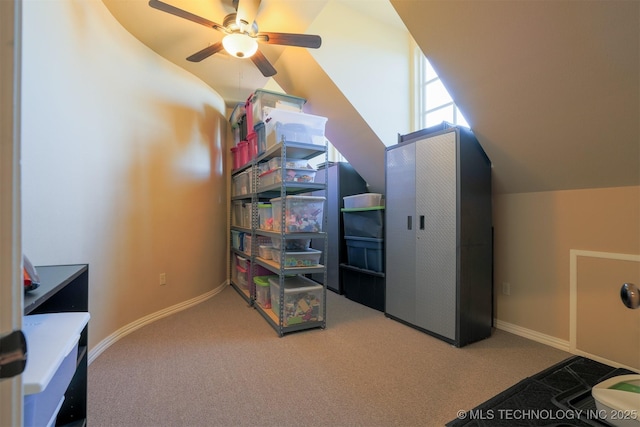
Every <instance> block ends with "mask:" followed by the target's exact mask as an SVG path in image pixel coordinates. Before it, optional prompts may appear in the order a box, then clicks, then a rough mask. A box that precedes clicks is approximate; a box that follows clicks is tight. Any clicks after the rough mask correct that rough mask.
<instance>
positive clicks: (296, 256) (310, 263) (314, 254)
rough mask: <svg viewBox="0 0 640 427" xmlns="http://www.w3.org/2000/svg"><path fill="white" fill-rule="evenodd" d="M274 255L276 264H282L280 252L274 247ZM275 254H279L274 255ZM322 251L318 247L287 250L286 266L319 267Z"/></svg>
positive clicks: (285, 255)
mask: <svg viewBox="0 0 640 427" xmlns="http://www.w3.org/2000/svg"><path fill="white" fill-rule="evenodd" d="M272 251H275V252H272V255H271V256H272V257H273V260H274V261H275V263H276V264H278V265H280V252H279V251H277V250H276V249H272ZM274 255H277V256H275V257H274ZM321 255H322V251H319V250H316V249H307V250H303V251H285V253H284V266H285V268H291V267H317V266H318V263H319V262H320V256H321Z"/></svg>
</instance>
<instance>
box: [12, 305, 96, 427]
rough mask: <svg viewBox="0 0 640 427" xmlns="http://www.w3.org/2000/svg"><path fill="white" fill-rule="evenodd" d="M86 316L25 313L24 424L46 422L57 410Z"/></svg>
mask: <svg viewBox="0 0 640 427" xmlns="http://www.w3.org/2000/svg"><path fill="white" fill-rule="evenodd" d="M89 318H90V316H89V313H85V312H78V313H48V314H34V315H29V316H25V317H24V319H23V322H22V330H23V332H24V334H25V337H26V340H27V349H28V351H29V356H28V360H27V366H26V368H25V371H24V373H23V374H22V382H23V385H24V394H25V396H24V425H25V427H28V426H44V425H48V423H49V422H50V421H51V419H52V418H53V417H54V416H55V414H56V413H57V411H59V410H60V407H61V406H62V405H61V402H62V401H63V400H64V393H65V391H66V390H67V387H68V386H69V383H70V382H71V379H72V378H73V374H74V373H75V371H76V365H77V359H78V342H79V339H80V334H81V332H82V330H83V329H84V327H85V326H86V325H87V323H88V322H89ZM54 421H55V420H54Z"/></svg>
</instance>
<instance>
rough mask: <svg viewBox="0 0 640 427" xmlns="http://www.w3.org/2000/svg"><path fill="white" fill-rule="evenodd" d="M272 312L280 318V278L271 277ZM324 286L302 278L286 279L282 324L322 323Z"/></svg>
mask: <svg viewBox="0 0 640 427" xmlns="http://www.w3.org/2000/svg"><path fill="white" fill-rule="evenodd" d="M269 285H270V287H271V291H270V292H271V310H272V311H273V312H274V313H275V315H276V316H278V318H279V317H280V278H279V277H277V276H276V277H270V278H269ZM322 297H323V295H322V285H319V284H317V283H316V282H314V281H312V280H309V279H307V278H306V277H302V276H293V277H286V278H284V307H283V312H284V313H283V314H284V315H283V318H282V324H283V325H284V326H290V325H295V324H299V323H303V322H312V321H322V318H323V298H322Z"/></svg>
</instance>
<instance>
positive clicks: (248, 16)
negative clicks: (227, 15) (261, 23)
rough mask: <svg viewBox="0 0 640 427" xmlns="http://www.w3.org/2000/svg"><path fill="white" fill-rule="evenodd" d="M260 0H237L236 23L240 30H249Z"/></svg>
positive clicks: (256, 13) (256, 14)
mask: <svg viewBox="0 0 640 427" xmlns="http://www.w3.org/2000/svg"><path fill="white" fill-rule="evenodd" d="M259 8H260V0H238V2H237V6H236V24H237V25H238V27H239V28H240V31H243V32H251V27H252V25H253V22H254V21H255V20H256V16H258V9H259Z"/></svg>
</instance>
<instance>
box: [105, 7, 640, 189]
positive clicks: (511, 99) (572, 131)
mask: <svg viewBox="0 0 640 427" xmlns="http://www.w3.org/2000/svg"><path fill="white" fill-rule="evenodd" d="M103 1H104V3H105V5H106V6H107V7H108V8H109V10H110V11H111V12H112V14H113V15H114V17H116V19H118V20H119V21H120V23H121V24H122V25H123V26H124V27H125V28H126V29H127V30H128V31H130V32H131V33H132V34H133V35H134V36H135V37H137V38H138V39H140V40H141V41H142V42H143V43H145V44H146V45H147V46H149V47H150V48H151V49H153V50H154V51H156V52H157V53H158V54H160V55H162V56H164V57H165V58H167V59H168V60H170V61H172V62H174V63H175V64H177V65H179V66H181V67H183V68H185V69H187V70H188V71H190V72H192V73H193V74H195V75H197V76H198V77H200V78H201V79H202V80H203V81H205V82H207V83H208V84H209V85H210V86H211V87H212V88H213V89H215V90H216V91H217V92H218V93H220V95H221V96H222V97H223V98H224V99H225V101H227V104H228V105H229V106H232V105H234V104H235V103H236V102H238V101H241V100H244V99H245V98H246V96H247V94H248V93H251V91H253V90H254V89H256V88H260V87H263V86H264V85H265V84H266V83H267V79H266V78H265V77H263V76H262V75H261V74H260V72H259V71H258V70H257V68H255V66H254V65H253V64H252V63H251V62H250V61H246V60H238V59H235V58H232V57H230V56H228V55H226V54H216V55H215V57H212V58H209V59H207V60H205V61H202V62H201V63H190V62H188V61H186V60H185V58H186V57H187V56H189V55H191V54H192V53H195V52H197V51H199V50H201V49H202V48H204V47H206V46H207V45H208V44H211V43H213V42H215V41H219V40H220V39H221V34H220V33H218V32H216V31H215V30H210V29H207V28H205V27H204V26H201V25H198V24H195V23H192V22H189V21H186V20H183V19H180V18H176V17H174V16H171V15H168V14H166V13H163V12H159V11H157V10H155V9H152V8H150V7H149V6H148V4H147V2H146V1H123V0H103ZM167 2H169V3H171V4H174V5H176V6H178V7H181V8H183V9H187V10H189V11H190V12H192V13H195V14H197V15H200V16H205V17H207V18H208V19H210V20H212V21H214V22H219V23H221V21H222V20H223V18H224V16H225V15H226V14H228V13H231V12H233V11H234V7H233V4H232V0H210V1H199V2H193V1H188V0H171V1H169V0H167ZM332 3H340V4H341V5H344V6H345V7H348V8H350V10H353V11H356V12H357V14H359V15H360V16H362V17H363V18H364V17H366V19H367V20H368V22H377V23H378V24H377V25H376V26H375V28H371V31H375V32H376V33H377V34H378V36H384V35H385V34H386V33H387V32H390V31H391V30H392V29H393V31H396V30H397V28H398V26H402V27H403V28H405V27H406V29H407V30H408V32H409V33H410V35H411V36H412V37H413V39H414V40H415V41H416V43H417V44H418V46H419V47H420V48H421V49H422V51H423V52H424V53H425V54H426V55H427V56H428V57H429V58H430V60H431V62H432V64H433V66H434V68H435V69H436V71H437V72H438V73H439V75H440V77H441V78H442V80H443V81H444V83H445V85H446V86H447V88H448V90H449V92H450V93H451V95H452V96H453V98H454V100H455V101H456V103H457V104H458V105H459V107H460V108H461V109H462V110H463V112H464V114H465V117H466V119H467V121H468V122H469V123H470V125H471V127H472V129H473V131H474V133H475V134H476V136H477V137H478V139H479V141H480V142H481V144H482V145H483V147H484V149H485V151H486V152H487V154H488V155H489V157H490V158H491V160H492V163H493V175H494V191H495V192H497V193H517V192H532V191H552V190H566V189H580V188H599V187H615V186H629V185H640V2H637V1H632V0H629V1H624V0H611V1H600V2H598V1H570V0H567V1H554V2H540V1H529V0H523V1H517V2H516V1H482V0H480V1H477V0H475V1H474V0H469V1H465V0H458V1H447V0H430V1H423V0H391V2H390V4H391V6H392V7H390V4H389V3H388V1H387V0H306V1H295V0H263V1H262V5H261V7H260V10H259V12H258V17H257V20H258V23H259V28H260V30H262V31H277V32H294V33H298V32H299V33H305V32H308V33H311V34H314V32H313V31H307V30H308V29H309V28H312V29H313V28H314V21H316V20H317V19H318V16H320V15H322V14H323V13H327V12H326V11H327V10H330V8H329V5H331V4H332ZM396 13H397V14H396ZM325 19H326V17H325ZM336 22H339V17H336ZM315 28H317V25H316V26H315ZM322 28H325V27H322ZM338 29H340V30H341V31H342V33H343V34H344V33H345V32H347V33H348V31H346V30H345V29H344V28H338V27H336V31H337V30H338ZM324 31H325V34H319V35H321V36H323V38H325V37H327V38H328V37H329V36H330V34H326V32H328V31H331V30H330V29H328V30H324ZM358 36H359V33H358V32H356V31H354V32H353V37H354V40H358ZM341 37H344V36H343V35H342V34H341ZM369 38H372V39H373V38H375V37H369ZM358 43H360V44H361V45H363V44H365V43H366V40H364V41H362V39H360V40H358ZM378 43H379V42H378ZM323 47H325V46H324V45H323ZM325 48H326V47H325ZM261 49H262V50H263V52H264V54H265V56H266V57H267V58H268V59H269V60H270V62H271V63H272V64H274V65H275V67H276V69H277V70H278V74H277V75H276V76H275V77H274V80H275V81H276V82H277V83H278V84H279V85H280V86H281V87H283V88H284V89H285V90H286V91H287V92H289V93H293V94H301V95H300V96H305V97H307V95H310V96H308V99H310V100H312V101H313V105H314V109H315V110H319V111H322V112H323V115H326V116H328V117H329V122H328V123H331V122H332V120H333V123H339V126H335V127H334V128H332V130H331V132H329V131H328V132H327V134H328V136H330V139H331V140H332V142H334V144H335V145H336V147H337V148H338V149H339V150H340V151H341V152H343V154H345V155H346V153H348V155H346V157H347V159H348V160H349V161H351V163H352V164H354V167H356V169H358V170H361V174H362V175H363V177H364V178H365V179H366V180H367V181H370V184H373V185H372V191H374V190H383V188H384V186H383V184H382V183H383V177H382V178H381V174H380V173H379V171H380V168H381V167H382V165H383V162H384V146H385V145H390V144H392V143H394V142H395V141H390V140H389V138H388V137H387V136H381V135H380V133H381V132H378V131H377V129H376V124H375V122H376V121H378V122H379V118H375V119H371V118H368V117H367V115H369V113H367V112H366V110H367V109H366V108H356V107H355V106H356V105H358V104H359V103H360V105H368V104H367V103H369V104H370V103H376V102H379V103H380V105H378V109H379V110H381V111H384V110H385V109H393V108H394V107H395V106H394V105H389V104H387V103H385V102H384V100H381V99H376V97H375V92H376V90H377V89H378V88H377V87H376V85H384V84H385V82H384V81H376V82H374V83H373V84H372V87H371V93H370V95H371V96H370V99H364V100H363V99H352V98H349V96H351V95H348V94H349V90H348V89H349V88H347V87H344V85H343V87H340V84H339V83H338V82H336V81H335V79H332V75H331V72H330V71H327V70H330V69H331V65H333V66H335V64H327V63H326V62H327V61H329V59H327V56H330V55H326V53H327V52H324V53H325V55H324V56H323V58H322V60H321V61H322V62H320V60H314V56H312V55H310V54H308V53H306V52H305V53H303V54H300V55H302V58H303V59H302V60H301V59H299V58H298V57H296V61H300V62H299V65H300V67H297V66H293V67H292V66H291V63H290V62H288V60H287V57H290V56H292V55H298V53H292V51H294V50H301V48H293V47H282V46H274V45H269V46H265V45H261ZM321 49H322V47H321ZM302 50H304V49H302ZM362 50H363V51H366V52H368V55H375V53H373V54H372V53H371V52H375V51H373V50H371V47H367V49H365V46H363V49H362ZM356 54H357V53H356V52H354V55H356ZM335 60H336V61H343V62H341V63H340V66H341V67H352V68H353V69H352V73H361V75H363V76H366V75H367V73H368V69H371V67H369V68H366V67H358V63H357V62H355V63H349V62H348V61H346V62H345V61H344V57H342V56H341V55H336V58H335ZM384 62H385V61H380V64H379V65H377V66H376V67H384V66H385V64H384ZM294 64H298V63H294ZM298 68H299V72H298V75H296V72H297V71H296V69H298ZM303 72H305V73H307V75H308V76H311V75H314V76H315V77H313V78H311V77H309V78H305V77H306V76H302V75H299V74H300V73H303ZM409 78H410V76H409V75H406V76H397V79H407V80H408V79H409ZM311 85H313V87H311ZM314 94H315V96H314ZM311 96H314V98H311ZM406 98H407V100H408V99H410V94H407V96H406ZM332 102H333V103H334V104H335V108H332V106H331V105H330V104H331V103H332ZM325 103H326V104H328V105H324V108H323V104H325ZM403 108H405V109H406V108H408V107H406V106H403ZM363 110H364V111H363ZM332 114H335V117H331V115H332ZM407 120H408V119H407ZM328 126H329V125H328ZM396 127H397V132H399V133H405V132H407V131H408V130H409V129H407V128H405V127H404V125H401V124H398V125H396ZM342 135H344V136H342ZM346 136H348V137H346ZM363 159H366V161H365V160H363Z"/></svg>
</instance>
